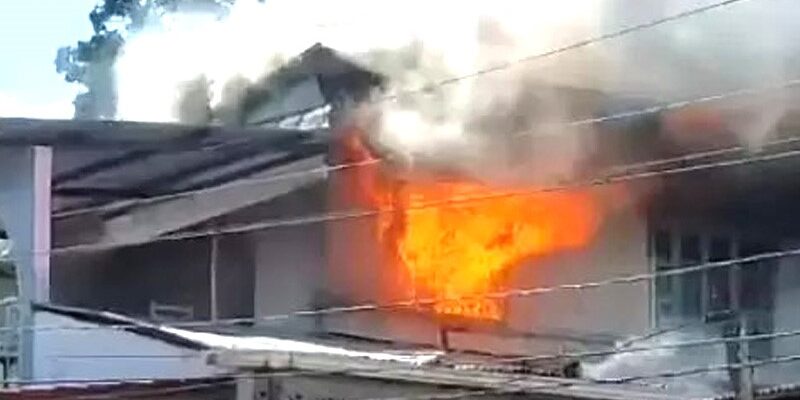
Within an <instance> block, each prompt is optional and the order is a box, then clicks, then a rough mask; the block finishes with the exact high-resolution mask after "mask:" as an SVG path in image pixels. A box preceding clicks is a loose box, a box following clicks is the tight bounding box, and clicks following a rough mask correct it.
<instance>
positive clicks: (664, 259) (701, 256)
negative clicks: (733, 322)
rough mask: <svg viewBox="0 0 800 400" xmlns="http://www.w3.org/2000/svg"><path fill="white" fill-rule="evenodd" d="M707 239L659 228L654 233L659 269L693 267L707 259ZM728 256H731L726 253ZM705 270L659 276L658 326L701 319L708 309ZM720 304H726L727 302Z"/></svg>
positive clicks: (654, 252) (654, 246)
mask: <svg viewBox="0 0 800 400" xmlns="http://www.w3.org/2000/svg"><path fill="white" fill-rule="evenodd" d="M706 247H707V243H706V240H705V239H704V238H703V237H702V236H701V235H699V234H694V233H687V234H682V235H681V234H676V233H675V232H670V231H666V230H659V231H657V232H656V233H655V235H654V237H653V256H654V258H655V267H656V270H657V271H669V270H671V269H675V268H685V267H691V266H692V265H697V264H700V263H702V262H704V261H705V260H706V254H708V249H707V248H706ZM725 258H729V257H725ZM706 282H707V280H706V273H705V272H704V271H698V272H692V273H687V274H680V275H675V276H666V277H660V278H658V279H656V282H655V291H656V299H655V300H656V321H657V324H658V325H659V326H668V325H673V324H681V323H684V322H685V320H687V319H700V318H702V317H703V316H704V315H705V313H706V312H707V309H708V307H707V304H708V303H709V302H708V301H706V296H708V294H707V292H708V290H707V288H706V286H707V285H706ZM720 307H723V308H727V304H722V305H720Z"/></svg>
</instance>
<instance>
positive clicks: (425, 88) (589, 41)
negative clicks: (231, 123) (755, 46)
mask: <svg viewBox="0 0 800 400" xmlns="http://www.w3.org/2000/svg"><path fill="white" fill-rule="evenodd" d="M742 1H747V0H723V1H718V2H715V3H711V4H707V5H705V6H700V7H696V8H692V9H689V10H685V11H682V12H679V13H676V14H671V15H668V16H665V17H660V18H657V19H653V20H651V21H647V22H642V23H638V24H634V25H629V26H626V27H623V28H621V29H618V30H616V31H611V32H607V33H603V34H600V35H597V36H592V37H588V38H585V39H583V40H579V41H577V42H573V43H570V44H567V45H564V46H561V47H557V48H554V49H550V50H547V51H544V52H541V53H536V54H531V55H527V56H524V57H520V58H517V59H513V60H508V61H504V62H501V63H498V64H495V65H492V66H490V67H487V68H484V69H480V70H477V71H473V72H471V73H468V74H464V75H459V76H454V77H450V78H446V79H443V80H439V81H436V82H433V83H429V84H425V85H422V86H420V87H418V88H412V89H404V90H400V91H398V92H396V93H393V94H388V95H384V96H380V97H378V98H377V99H373V100H371V101H367V102H366V103H367V104H375V103H381V102H385V101H392V100H397V99H399V98H402V97H404V96H409V95H417V94H427V93H431V92H432V91H434V90H436V89H438V88H441V87H445V86H449V85H453V84H456V83H459V82H462V81H466V80H472V79H475V78H479V77H481V76H484V75H488V74H493V73H497V72H500V71H504V70H507V69H510V68H512V67H514V66H517V65H519V64H526V63H530V62H533V61H538V60H542V59H546V58H550V57H553V56H556V55H560V54H563V53H567V52H570V51H573V50H578V49H581V48H584V47H589V46H591V45H594V44H597V43H601V42H605V41H608V40H612V39H617V38H620V37H623V36H626V35H629V34H631V33H636V32H639V31H642V30H647V29H651V28H655V27H657V26H660V25H664V24H668V23H670V22H675V21H678V20H681V19H684V18H689V17H692V16H695V15H699V14H703V13H706V12H709V11H712V10H715V9H721V8H724V7H727V6H731V5H734V4H735V3H739V2H742ZM301 112H302V111H301V110H296V111H291V112H287V113H285V114H283V115H281V116H278V117H275V118H276V119H283V118H291V117H294V116H296V115H297V114H298V113H301Z"/></svg>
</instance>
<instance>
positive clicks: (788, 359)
mask: <svg viewBox="0 0 800 400" xmlns="http://www.w3.org/2000/svg"><path fill="white" fill-rule="evenodd" d="M798 361H800V355H787V356H777V357H772V358H769V359H765V360H756V361H747V362H740V363H723V364H714V365H708V366H702V367H693V368H685V369H678V370H670V371H665V372H660V373H654V374H641V375H629V376H622V377H615V378H583V379H579V380H569V381H568V380H564V381H561V382H548V383H542V384H538V385H525V386H520V387H517V388H509V387H508V386H511V385H513V384H515V383H525V382H526V381H527V380H528V379H526V378H528V377H520V376H515V377H514V378H512V379H508V380H506V381H505V382H504V383H500V384H496V385H497V386H501V387H500V388H489V389H476V390H461V391H455V392H450V393H441V392H436V393H427V394H422V395H417V396H400V397H386V398H373V399H371V400H422V399H438V400H448V399H460V398H464V397H472V396H484V395H492V394H509V393H531V392H532V391H534V390H542V389H557V388H563V387H571V386H575V385H587V384H594V385H622V384H627V383H633V382H638V381H647V380H655V379H674V378H679V377H685V376H691V375H699V374H704V373H709V372H722V371H731V370H740V369H747V368H758V367H764V366H768V365H776V364H785V363H792V362H798ZM360 371H361V372H364V370H360ZM380 371H391V370H378V372H380ZM350 372H352V371H350ZM337 374H338V375H347V374H348V371H344V370H343V371H286V372H268V373H256V374H229V375H222V376H219V377H215V378H216V379H226V378H227V379H261V378H269V377H278V376H285V377H293V376H315V375H322V376H328V375H337ZM355 378H359V377H358V376H355ZM529 378H541V379H546V378H544V377H538V376H535V375H534V376H530V377H529ZM364 379H369V377H364ZM156 380H157V378H147V379H120V380H111V379H109V380H95V381H89V380H84V381H81V380H72V381H70V383H73V384H75V383H82V384H124V383H143V382H152V381H156ZM18 382H20V381H16V382H9V383H12V384H14V383H18ZM27 382H31V383H28V384H48V383H47V382H54V381H47V380H42V381H27ZM33 382H35V383H33ZM62 382H66V381H62ZM412 383H413V382H412ZM231 384H232V382H230V381H228V382H207V383H198V384H188V385H185V386H183V387H179V388H160V389H153V390H152V391H148V392H147V393H146V395H154V394H170V393H177V392H185V391H192V390H198V389H203V388H208V387H215V386H221V385H231ZM181 388H183V390H181ZM0 393H2V392H1V391H0ZM137 395H145V394H144V393H140V394H137ZM107 396H115V397H107ZM119 396H123V397H122V398H125V397H126V396H133V394H131V395H115V394H100V395H85V396H76V397H72V399H73V400H79V399H80V400H101V399H116V398H120V397H119Z"/></svg>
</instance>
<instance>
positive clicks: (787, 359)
mask: <svg viewBox="0 0 800 400" xmlns="http://www.w3.org/2000/svg"><path fill="white" fill-rule="evenodd" d="M797 361H800V354H798V355H789V356H779V357H773V358H769V359H766V360H758V361H749V362H742V363H726V364H717V365H710V366H706V367H697V368H687V369H682V370H676V371H668V372H663V373H658V374H650V375H631V376H625V377H620V378H606V379H593V380H592V382H595V383H599V384H622V383H629V382H635V381H643V380H650V379H658V378H679V377H682V376H687V375H698V374H703V373H707V372H719V371H728V370H732V369H743V368H757V367H763V366H766V365H773V364H785V363H791V362H797Z"/></svg>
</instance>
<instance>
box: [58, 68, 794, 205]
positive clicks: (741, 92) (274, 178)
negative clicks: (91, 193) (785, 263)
mask: <svg viewBox="0 0 800 400" xmlns="http://www.w3.org/2000/svg"><path fill="white" fill-rule="evenodd" d="M797 86H800V79H792V80H788V81H784V82H781V83H779V84H775V85H768V86H762V87H751V88H745V89H738V90H733V91H728V92H723V93H718V94H714V95H709V96H703V97H698V98H693V99H685V100H679V101H674V102H670V103H666V104H662V105H657V106H652V107H645V108H639V109H635V110H628V111H624V112H620V113H616V114H612V115H608V116H603V117H596V118H587V119H580V120H575V121H568V122H553V123H548V124H541V126H542V127H551V128H552V127H558V126H564V127H575V126H584V125H591V124H599V123H604V122H610V121H617V120H622V119H627V118H634V117H639V116H645V115H652V114H657V113H660V112H663V111H669V110H676V109H681V108H685V107H689V106H692V105H698V104H704V103H710V102H718V101H723V100H729V99H732V98H737V97H742V96H755V95H758V94H762V93H767V92H771V91H775V90H786V89H790V88H794V87H797ZM536 130H537V129H536V128H533V129H530V130H527V131H525V132H521V133H517V136H524V135H531V134H534V133H536ZM797 141H800V138H790V139H784V140H777V141H774V142H769V143H766V144H765V146H771V145H778V144H787V143H793V142H797ZM745 150H746V148H745V147H744V146H731V147H727V148H723V149H717V150H710V151H703V152H697V153H692V154H691V155H688V156H679V157H674V158H668V159H664V160H656V161H650V162H643V163H637V164H631V165H629V166H618V167H612V168H615V169H628V168H638V167H647V166H655V165H662V164H665V163H671V162H677V161H689V160H695V159H701V158H706V157H712V156H719V155H725V154H732V153H735V152H741V151H745ZM383 161H384V160H382V159H379V158H376V159H369V160H364V161H359V162H353V163H342V164H337V165H330V166H323V167H319V168H313V169H309V170H303V171H296V172H288V173H283V174H275V175H271V176H268V177H263V178H249V179H241V180H238V181H234V182H230V183H227V184H224V185H220V186H214V187H209V188H203V189H194V190H185V191H179V192H174V193H168V194H164V195H160V196H152V197H147V198H143V199H132V200H126V201H122V202H117V203H110V204H105V205H101V206H91V207H83V208H77V209H74V210H69V211H63V212H59V213H55V214H53V218H56V219H59V218H67V217H71V216H75V215H80V214H87V213H91V212H103V211H111V210H114V209H117V208H120V207H127V206H135V205H147V204H153V203H158V202H161V201H167V200H172V199H177V198H181V197H186V196H191V195H196V194H204V193H212V192H216V191H220V190H225V189H230V188H232V187H239V186H249V185H257V184H266V183H272V182H278V181H282V180H286V179H292V178H298V177H303V176H306V175H314V174H320V175H325V174H327V173H329V172H336V171H341V170H346V169H351V168H360V167H364V166H368V165H374V164H378V163H381V162H383Z"/></svg>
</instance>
